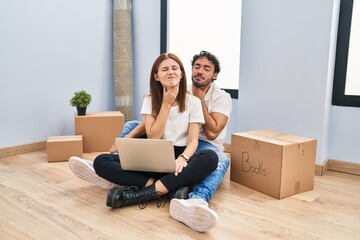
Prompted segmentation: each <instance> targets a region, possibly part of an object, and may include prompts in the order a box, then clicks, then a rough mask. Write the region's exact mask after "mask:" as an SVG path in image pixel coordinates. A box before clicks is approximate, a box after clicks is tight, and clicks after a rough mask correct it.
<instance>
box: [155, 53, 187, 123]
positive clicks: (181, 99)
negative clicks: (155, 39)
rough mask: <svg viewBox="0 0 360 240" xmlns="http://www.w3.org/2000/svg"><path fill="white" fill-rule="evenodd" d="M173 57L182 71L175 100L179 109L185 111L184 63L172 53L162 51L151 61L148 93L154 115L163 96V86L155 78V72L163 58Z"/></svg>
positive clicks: (159, 106)
mask: <svg viewBox="0 0 360 240" xmlns="http://www.w3.org/2000/svg"><path fill="white" fill-rule="evenodd" d="M169 58H170V59H173V60H175V62H177V63H178V64H179V67H180V70H181V73H182V79H181V81H180V83H179V93H178V95H177V97H176V101H178V103H179V111H180V112H184V111H185V99H186V92H187V87H186V85H187V83H186V74H185V69H184V65H183V64H182V62H181V60H180V58H178V57H177V56H176V55H175V54H173V53H163V54H161V55H160V56H159V57H158V58H156V60H155V61H154V63H153V66H152V69H151V73H150V95H151V104H152V114H153V115H154V116H157V115H158V114H159V112H160V108H161V103H162V98H163V86H162V84H161V82H160V81H156V80H155V74H157V72H158V70H159V65H160V64H161V63H162V62H163V61H164V60H165V59H169Z"/></svg>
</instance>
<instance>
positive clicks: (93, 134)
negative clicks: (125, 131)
mask: <svg viewBox="0 0 360 240" xmlns="http://www.w3.org/2000/svg"><path fill="white" fill-rule="evenodd" d="M123 126H124V115H123V114H122V113H121V112H119V111H110V112H90V113H87V114H86V115H85V116H77V115H75V135H82V136H83V145H84V152H85V153H91V152H107V151H109V149H110V147H111V146H112V145H113V144H114V142H115V138H117V137H119V136H120V133H121V130H122V128H123Z"/></svg>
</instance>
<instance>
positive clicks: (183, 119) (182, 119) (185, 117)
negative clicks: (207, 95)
mask: <svg viewBox="0 0 360 240" xmlns="http://www.w3.org/2000/svg"><path fill="white" fill-rule="evenodd" d="M151 106H152V105H151V96H150V95H147V96H145V97H144V100H143V105H142V107H141V111H140V114H141V115H146V114H151V111H152V108H151ZM189 123H200V124H204V123H205V120H204V114H203V111H202V108H201V102H200V99H198V98H197V97H194V96H192V95H189V94H187V95H186V102H185V111H184V112H180V111H179V106H174V107H171V108H170V112H169V118H168V119H167V121H166V126H165V130H164V134H163V135H162V137H161V138H162V139H168V140H172V141H173V142H174V145H175V146H179V147H184V146H186V145H187V142H188V141H187V140H188V129H189Z"/></svg>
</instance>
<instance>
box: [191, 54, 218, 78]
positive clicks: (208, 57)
mask: <svg viewBox="0 0 360 240" xmlns="http://www.w3.org/2000/svg"><path fill="white" fill-rule="evenodd" d="M203 57H206V58H207V59H208V60H209V61H210V62H212V64H214V65H215V70H214V72H215V73H219V72H220V70H221V67H220V62H219V59H218V58H217V57H216V56H215V55H213V54H212V53H210V52H208V51H204V50H203V51H201V52H200V53H199V54H195V55H194V57H193V59H192V61H191V66H192V67H194V64H195V62H196V60H198V59H199V58H203Z"/></svg>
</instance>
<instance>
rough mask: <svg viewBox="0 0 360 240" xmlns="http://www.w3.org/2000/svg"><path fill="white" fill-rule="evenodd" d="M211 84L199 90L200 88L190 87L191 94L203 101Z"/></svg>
mask: <svg viewBox="0 0 360 240" xmlns="http://www.w3.org/2000/svg"><path fill="white" fill-rule="evenodd" d="M210 86H211V84H209V85H207V86H205V87H203V88H200V87H196V86H195V85H193V86H192V92H193V95H194V96H195V97H198V98H199V99H200V100H204V98H205V95H206V93H207V91H208V90H209V88H210Z"/></svg>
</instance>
